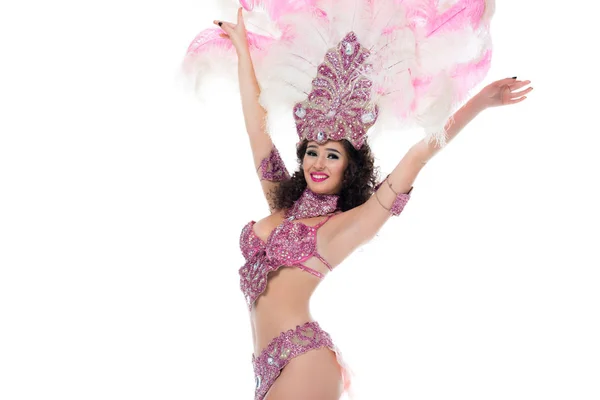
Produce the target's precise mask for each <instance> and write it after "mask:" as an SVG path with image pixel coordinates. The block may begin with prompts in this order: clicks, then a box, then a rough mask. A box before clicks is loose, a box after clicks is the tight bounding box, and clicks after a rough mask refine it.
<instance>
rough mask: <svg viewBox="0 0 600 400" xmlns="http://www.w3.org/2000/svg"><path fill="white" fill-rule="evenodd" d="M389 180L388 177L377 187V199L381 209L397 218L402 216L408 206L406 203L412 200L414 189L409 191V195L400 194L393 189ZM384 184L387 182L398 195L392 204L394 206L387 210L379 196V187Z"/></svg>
mask: <svg viewBox="0 0 600 400" xmlns="http://www.w3.org/2000/svg"><path fill="white" fill-rule="evenodd" d="M388 178H389V175H388V176H386V177H385V179H384V180H383V181H381V182H380V183H379V184H378V185H377V186H375V198H376V199H377V202H378V203H379V204H380V205H381V207H383V208H385V209H386V210H387V211H389V212H390V214H392V215H394V216H397V215H400V213H401V212H402V210H403V209H404V206H405V205H406V203H408V200H410V192H412V190H413V188H412V187H411V188H410V190H409V191H408V193H398V192H396V191H395V190H394V188H393V187H392V184H391V183H390V181H389V180H388ZM383 182H387V184H388V187H389V188H390V190H391V191H392V192H393V193H394V194H395V195H396V199H395V200H394V202H393V203H392V206H391V207H390V208H387V207H386V206H384V205H383V203H382V202H381V200H379V196H378V195H377V190H378V189H379V187H380V186H381V184H382V183H383Z"/></svg>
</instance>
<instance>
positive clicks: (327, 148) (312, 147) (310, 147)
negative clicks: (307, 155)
mask: <svg viewBox="0 0 600 400" xmlns="http://www.w3.org/2000/svg"><path fill="white" fill-rule="evenodd" d="M318 148H319V147H318V146H316V145H314V144H311V145H310V146H308V147H307V148H306V149H307V150H308V149H318ZM325 150H329V151H333V152H335V153H338V154H339V155H340V156H341V155H342V153H340V152H339V151H337V150H336V149H332V148H331V147H326V148H325Z"/></svg>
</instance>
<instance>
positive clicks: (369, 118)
mask: <svg viewBox="0 0 600 400" xmlns="http://www.w3.org/2000/svg"><path fill="white" fill-rule="evenodd" d="M241 5H242V7H243V8H244V9H245V10H246V18H247V19H248V23H247V26H248V47H249V49H250V52H251V55H252V59H253V63H254V66H255V70H256V73H257V77H258V81H259V82H260V84H261V96H260V102H261V104H262V105H263V106H264V107H265V109H266V110H267V111H268V115H269V116H270V117H272V116H273V115H278V113H279V112H280V110H281V109H282V107H281V106H282V105H284V107H283V108H287V112H291V113H292V115H293V118H294V121H295V123H296V131H297V134H298V137H299V139H300V141H302V140H309V141H316V142H318V143H325V142H327V141H328V140H335V141H339V140H347V141H349V142H350V143H351V144H352V146H354V148H356V149H360V148H361V147H362V145H363V144H364V143H365V141H366V140H367V131H369V135H370V136H372V134H373V133H374V130H375V129H377V130H378V131H381V130H382V129H386V130H387V129H389V128H397V127H398V125H399V124H403V125H406V124H409V125H415V124H416V125H418V126H421V127H422V128H423V129H424V131H425V135H426V138H427V139H428V140H435V141H436V142H437V143H438V144H440V145H444V144H445V143H446V137H445V130H444V126H445V124H446V122H447V120H448V118H449V117H450V116H451V114H452V112H453V111H454V109H455V108H456V106H457V105H459V104H460V103H461V102H462V101H463V100H464V99H465V98H466V96H467V95H468V92H469V90H470V89H472V88H473V87H474V86H475V85H476V84H477V83H479V82H480V81H481V80H482V79H483V78H484V76H485V74H486V73H487V71H488V69H489V66H490V61H491V40H490V35H489V25H490V20H491V17H492V15H493V12H494V1H493V0H454V1H443V0H328V1H320V0H296V1H276V0H263V1H250V0H244V1H241ZM250 21H252V22H250ZM221 33H222V31H221V29H219V28H213V29H207V30H205V31H202V32H201V33H200V34H199V35H198V36H197V37H196V38H195V39H194V41H193V42H192V43H191V44H190V46H189V48H188V52H187V55H186V58H185V60H184V69H185V70H186V72H188V74H189V75H190V76H192V77H193V78H194V79H195V80H196V84H197V85H199V84H201V82H202V79H203V77H204V75H205V74H206V73H208V72H209V70H210V68H211V66H213V65H215V64H214V59H215V58H218V59H219V60H223V59H227V58H229V59H231V60H235V57H236V54H235V50H234V49H233V46H232V44H231V42H230V41H229V39H227V38H223V37H221V36H220V34H221ZM376 122H377V125H375V123H376ZM396 131H397V129H396ZM259 172H260V174H261V177H262V179H267V180H270V181H282V180H285V179H288V178H289V173H288V172H287V170H286V169H285V165H284V163H283V161H282V159H281V157H280V156H279V153H278V151H277V149H276V148H275V147H273V149H272V151H271V154H270V156H269V157H267V158H265V159H264V160H263V162H262V163H261V165H260V167H259ZM384 181H385V180H384ZM382 183H383V182H382ZM380 185H381V183H380ZM388 185H390V184H389V182H388ZM390 188H391V185H390ZM376 189H377V188H376ZM392 190H393V189H392ZM409 199H410V191H409V193H396V199H395V201H394V203H393V205H392V207H391V208H390V209H389V210H388V211H389V212H390V213H391V214H392V215H399V214H400V213H401V212H402V210H403V208H404V206H405V204H406V203H407V201H408V200H409ZM337 201H338V196H335V195H319V194H315V193H313V192H312V191H310V189H308V188H307V189H306V190H305V191H304V193H303V194H302V196H301V197H300V199H298V200H297V201H296V202H295V203H294V206H293V207H292V208H291V209H290V210H288V211H287V212H286V219H285V220H284V221H283V222H282V223H281V224H280V225H279V226H278V227H277V228H275V229H274V230H273V231H272V233H271V234H270V236H269V237H268V239H267V240H266V242H263V241H262V240H261V239H260V238H258V237H257V236H256V234H255V233H254V231H253V225H254V221H251V222H250V223H248V224H247V225H246V226H245V227H244V228H243V230H242V233H241V236H240V248H241V251H242V254H243V256H244V258H245V260H246V263H245V264H244V266H243V267H242V268H241V269H240V271H239V273H240V286H241V289H242V292H243V293H244V296H245V298H246V302H247V305H248V307H249V308H250V309H252V307H253V305H254V303H255V301H256V299H257V298H258V297H259V296H261V294H262V293H263V292H264V290H265V288H266V285H267V281H268V278H269V274H270V273H271V272H273V271H276V270H277V269H279V268H281V267H284V266H285V267H297V268H300V269H302V270H303V271H306V272H308V273H310V274H312V275H315V276H317V277H319V278H323V275H322V274H321V273H320V272H318V271H315V270H313V269H310V268H308V267H306V266H305V265H304V264H305V262H306V260H308V259H310V258H312V257H317V258H319V259H320V260H321V261H322V262H323V263H324V264H325V265H326V266H327V267H328V268H329V269H331V266H330V264H329V263H328V262H327V261H326V260H325V259H324V258H323V257H322V256H321V255H319V253H318V252H317V249H316V236H317V232H318V229H319V228H320V227H321V226H323V224H325V223H326V222H327V221H328V220H329V219H330V218H331V217H332V216H334V215H335V214H336V213H339V212H340V210H339V209H338V207H337ZM316 216H327V217H326V218H325V219H324V220H323V221H321V222H320V223H319V224H318V225H316V226H314V227H310V226H307V225H305V224H303V223H301V222H298V221H295V220H298V219H302V218H310V217H316ZM323 346H326V347H328V348H330V349H332V350H333V351H334V352H335V353H336V355H337V356H338V361H339V362H340V365H341V366H342V367H343V371H344V374H343V375H344V383H345V387H346V388H347V386H348V384H349V381H348V374H347V373H346V372H347V370H346V369H345V367H344V363H343V361H342V360H341V356H340V353H339V350H338V349H337V348H336V347H335V345H334V344H333V342H332V340H331V338H330V336H329V335H328V334H327V333H326V332H325V331H323V330H322V329H321V328H320V327H319V325H318V324H317V323H316V322H307V323H306V324H304V325H301V326H297V327H296V328H295V329H290V330H288V331H286V332H282V333H281V334H280V336H279V337H277V338H274V339H273V340H272V341H271V342H270V343H269V345H268V346H267V347H266V348H265V349H263V350H262V352H261V353H260V354H259V356H258V357H254V356H253V366H254V372H255V377H256V385H257V386H256V392H255V399H256V400H261V399H263V398H264V397H265V396H266V394H267V392H268V390H269V388H270V387H271V385H272V384H273V382H274V381H275V379H276V378H277V377H278V376H279V374H280V372H281V370H282V369H283V367H284V366H285V365H287V363H288V362H289V361H290V360H291V359H292V358H294V357H297V356H299V355H301V354H303V353H305V352H307V351H310V350H312V349H316V348H320V347H323Z"/></svg>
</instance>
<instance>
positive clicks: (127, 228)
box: [0, 0, 600, 400]
mask: <svg viewBox="0 0 600 400" xmlns="http://www.w3.org/2000/svg"><path fill="white" fill-rule="evenodd" d="M541 4H542V3H541V2H538V1H536V2H534V1H531V0H529V1H522V0H519V1H517V0H505V1H501V2H498V4H497V12H496V15H495V17H494V20H493V23H492V33H493V38H494V45H495V53H494V58H493V64H492V68H491V71H490V73H489V75H488V78H487V79H486V81H485V83H489V82H491V81H493V80H495V79H500V78H504V77H510V76H514V75H518V76H519V78H522V79H530V80H532V82H533V83H532V85H533V86H534V87H535V90H534V91H533V93H532V94H531V95H530V96H529V99H528V100H526V101H525V102H524V103H521V104H518V105H515V106H510V107H503V108H496V109H492V110H489V111H488V112H485V113H484V114H482V115H481V116H479V117H478V119H476V120H475V121H474V122H472V123H471V124H470V125H469V126H468V127H467V128H466V129H465V130H464V131H463V132H462V133H461V134H460V135H459V137H458V138H457V139H456V140H455V141H454V142H453V143H451V144H450V145H449V146H448V148H447V149H445V150H444V151H443V152H442V153H440V154H439V155H438V156H436V158H435V159H434V160H432V161H431V162H430V164H429V165H428V166H427V167H426V169H424V170H423V172H422V174H421V175H420V176H419V178H418V180H417V182H416V183H415V189H414V191H413V196H412V199H411V201H410V203H409V204H408V205H407V207H406V208H405V210H404V213H403V214H402V215H401V216H400V217H399V218H395V219H392V220H390V222H389V223H388V225H386V227H384V229H383V230H382V231H381V233H380V235H379V237H378V238H376V240H375V241H373V242H372V243H371V244H369V245H368V246H366V247H364V248H363V249H361V250H360V251H357V252H356V253H355V254H354V255H353V256H351V257H350V258H349V259H348V260H347V261H346V262H345V263H344V264H342V265H341V266H340V267H339V268H338V269H337V270H336V271H335V272H334V273H332V274H330V275H329V277H328V278H327V279H326V280H325V281H324V282H323V284H322V285H321V287H320V288H319V290H318V291H317V293H316V294H315V297H314V301H313V304H312V309H313V315H314V316H315V317H316V318H317V320H318V321H319V322H320V324H321V325H322V326H323V327H324V328H325V329H326V330H327V331H329V332H330V333H331V334H332V336H333V338H334V340H335V341H336V343H337V344H338V345H339V346H340V348H341V349H342V351H343V352H344V356H345V357H346V359H347V360H348V362H349V363H350V365H351V367H352V368H353V370H354V372H355V374H356V377H355V384H356V395H357V398H358V399H410V400H417V399H428V400H429V399H461V400H467V399H477V400H480V399H486V400H492V399H511V400H520V399H527V400H532V399H544V400H548V399H578V400H584V399H598V398H600V340H599V339H598V338H600V321H599V316H600V294H599V291H598V288H599V284H600V272H599V271H598V268H599V267H600V257H599V255H598V242H599V236H600V235H599V228H598V226H599V225H598V224H599V222H600V218H599V211H598V204H599V200H600V196H599V195H598V182H599V179H598V172H599V171H600V168H599V167H600V165H599V164H600V162H599V161H598V158H599V157H598V145H599V144H600V141H599V139H598V135H599V133H600V132H599V128H598V104H599V103H598V86H599V85H598V83H597V80H598V74H597V70H598V64H597V63H594V62H592V61H591V59H592V56H595V55H594V51H595V50H593V49H594V48H597V43H596V41H593V40H592V36H593V35H595V34H596V31H597V27H596V26H595V25H594V24H593V23H592V18H593V13H592V12H591V11H590V10H587V9H585V8H581V7H579V6H571V7H568V8H567V7H566V6H565V5H564V3H555V6H545V7H543V8H542V7H541ZM544 4H546V3H544ZM211 7H212V3H207V2H205V1H203V0H196V1H189V0H188V1H169V2H157V1H143V2H142V1H133V0H127V1H110V0H105V1H102V2H74V1H71V2H68V1H52V2H18V3H17V2H12V3H11V4H10V5H9V4H8V2H6V3H3V4H2V6H1V8H0V45H1V47H0V48H1V54H2V61H1V62H0V102H1V103H0V106H1V107H0V399H3V400H17V399H36V400H41V399H62V400H66V399H77V400H80V399H86V400H87V399H111V400H117V399H127V400H131V399H144V400H146V399H180V400H183V399H231V398H236V399H251V398H252V395H253V388H254V377H253V374H252V367H251V363H250V354H251V352H252V347H251V335H250V329H249V321H248V316H247V310H246V307H245V303H244V300H243V297H242V294H241V292H240V290H239V282H238V268H239V267H240V266H241V265H242V264H243V258H242V256H241V253H240V252H239V248H238V238H239V233H240V230H241V228H242V227H243V225H244V224H245V223H246V222H248V221H249V220H250V219H255V220H256V219H260V218H262V217H263V216H265V215H266V212H267V210H266V207H265V204H263V202H264V200H263V199H262V197H261V192H260V187H259V185H258V183H257V180H256V178H255V176H254V171H253V168H252V160H251V154H250V150H249V146H248V141H247V139H246V137H245V132H244V129H243V124H242V122H243V121H242V116H241V108H240V105H239V101H238V97H237V94H236V93H235V91H233V90H232V88H233V86H232V85H231V84H227V83H225V82H220V81H213V82H211V83H210V84H209V87H208V89H209V90H210V93H211V94H212V97H211V99H210V102H209V103H208V104H201V103H200V102H198V100H196V99H195V98H194V97H193V96H191V95H190V94H189V93H188V92H186V91H185V90H183V88H182V85H181V81H180V80H179V79H178V68H179V65H180V62H181V60H182V58H183V55H184V53H185V50H186V48H187V45H188V44H189V42H190V41H191V40H192V39H193V37H194V36H195V35H196V33H197V32H198V31H200V30H201V29H203V28H205V27H209V26H210V23H211V21H212V20H213V19H214V18H223V19H232V18H233V17H234V16H233V15H218V14H217V13H216V12H215V11H213V8H211ZM290 118H291V113H290ZM294 135H295V133H294V132H293V131H290V132H289V135H288V137H289V138H290V139H289V140H290V142H289V143H293V140H294V139H295V138H294ZM411 135H412V136H411ZM285 136H286V135H283V137H285ZM392 136H393V137H394V139H389V140H387V141H386V144H385V146H382V145H380V146H377V145H376V143H375V144H374V151H375V154H376V156H377V162H378V165H380V166H381V169H382V173H384V174H385V173H388V172H390V171H391V169H392V168H393V167H394V166H395V164H396V163H397V162H398V161H399V160H400V158H401V157H402V156H403V154H404V152H405V151H406V150H407V149H408V147H409V146H410V145H411V144H412V143H414V142H415V141H416V140H418V139H419V134H416V135H415V134H409V133H402V132H397V133H392ZM277 145H278V147H279V148H280V150H281V152H282V154H283V157H284V159H285V160H286V162H287V164H288V167H289V168H290V169H291V168H293V167H294V166H295V160H294V148H293V147H292V146H291V145H289V144H288V143H282V142H277Z"/></svg>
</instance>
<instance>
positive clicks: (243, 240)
mask: <svg viewBox="0 0 600 400" xmlns="http://www.w3.org/2000/svg"><path fill="white" fill-rule="evenodd" d="M338 199H339V197H338V196H336V195H322V194H317V193H314V192H312V191H311V190H309V189H308V188H307V189H306V190H305V191H304V192H303V194H302V196H301V197H300V198H299V199H298V200H297V201H296V202H295V203H294V205H293V206H292V208H290V209H289V210H288V211H287V212H286V215H285V219H284V220H283V222H282V223H281V224H280V225H279V226H278V227H277V228H275V229H274V230H273V231H272V232H271V234H270V236H269V237H268V238H267V240H266V242H263V241H262V240H261V239H260V238H259V237H257V236H256V234H255V233H254V230H253V226H254V221H251V222H250V223H248V224H247V225H246V226H245V227H244V228H243V229H242V233H241V235H240V249H241V251H242V254H243V255H244V258H245V259H246V263H245V264H244V266H242V267H241V268H240V269H239V276H240V288H241V290H242V292H243V293H244V296H245V297H246V302H247V304H248V308H249V309H251V308H252V305H253V304H254V302H255V301H256V299H257V298H258V297H259V296H260V295H261V294H262V293H263V292H264V290H265V289H266V286H267V281H268V274H269V273H270V272H273V271H276V270H277V269H279V268H280V267H282V266H293V267H298V268H301V269H302V270H304V271H306V272H309V273H311V274H312V275H315V276H317V277H319V278H322V275H321V274H320V272H318V271H314V270H312V269H310V268H308V267H306V266H304V265H303V264H302V262H304V261H305V260H306V259H307V257H309V256H315V257H317V258H319V259H320V260H321V261H323V263H324V264H325V265H326V266H327V267H328V268H329V269H331V266H330V265H329V264H328V263H327V261H326V260H325V259H324V258H323V257H322V256H321V255H320V254H319V253H318V252H317V245H316V238H317V230H318V229H319V228H320V227H321V226H323V224H325V222H327V220H328V219H329V218H331V217H332V216H333V214H331V213H333V212H336V210H337V202H338ZM326 214H329V216H328V217H327V218H325V219H323V220H322V221H321V222H319V223H318V224H317V225H315V226H308V225H305V224H303V223H301V222H298V221H295V220H296V219H303V218H311V217H315V216H321V215H326Z"/></svg>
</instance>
